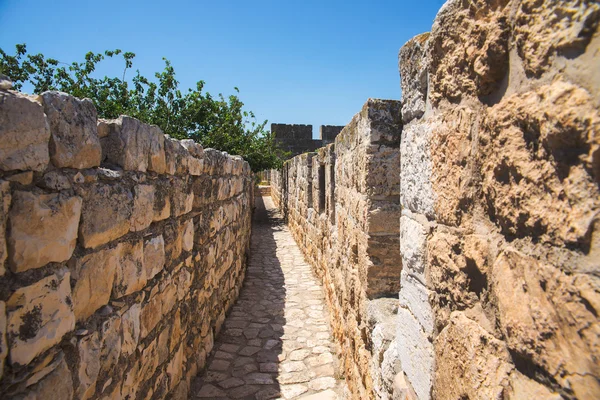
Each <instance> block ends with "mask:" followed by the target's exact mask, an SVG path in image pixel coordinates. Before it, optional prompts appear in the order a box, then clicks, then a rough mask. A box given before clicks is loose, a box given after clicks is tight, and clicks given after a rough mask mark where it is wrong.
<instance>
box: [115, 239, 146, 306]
mask: <svg viewBox="0 0 600 400" xmlns="http://www.w3.org/2000/svg"><path fill="white" fill-rule="evenodd" d="M117 257H118V265H117V268H116V270H117V273H116V278H115V282H114V285H113V296H114V297H116V298H117V299H118V298H120V297H123V296H127V295H128V294H131V293H134V292H137V291H138V290H141V289H142V288H143V287H144V286H146V282H148V277H147V275H146V271H145V270H144V246H143V242H142V241H141V240H138V241H135V242H133V243H128V242H122V243H119V244H118V245H117Z"/></svg>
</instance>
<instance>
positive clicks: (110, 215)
mask: <svg viewBox="0 0 600 400" xmlns="http://www.w3.org/2000/svg"><path fill="white" fill-rule="evenodd" d="M82 191H83V211H82V216H81V225H80V227H79V236H80V238H81V241H82V244H83V245H84V246H85V247H87V248H94V247H98V246H100V245H102V244H105V243H108V242H110V241H111V240H114V239H117V238H119V237H121V236H123V235H125V234H126V233H127V232H129V228H130V219H131V213H132V206H133V196H132V194H131V192H130V191H129V189H127V188H126V187H125V186H124V185H121V184H118V183H117V184H112V185H109V184H104V183H94V184H92V185H91V186H89V187H86V188H85V189H83V190H82Z"/></svg>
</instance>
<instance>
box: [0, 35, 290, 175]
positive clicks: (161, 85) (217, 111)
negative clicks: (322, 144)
mask: <svg viewBox="0 0 600 400" xmlns="http://www.w3.org/2000/svg"><path fill="white" fill-rule="evenodd" d="M15 49H16V51H15V54H14V55H9V54H7V53H6V52H5V51H4V50H3V49H0V73H3V74H5V75H7V76H8V77H9V78H10V79H11V80H12V82H13V85H14V88H15V89H17V90H21V89H23V86H24V84H26V83H28V84H30V85H31V86H32V87H33V92H34V93H36V94H39V93H42V92H45V91H47V90H60V91H62V92H66V93H69V94H71V95H73V96H76V97H80V98H89V99H91V100H92V101H93V102H94V104H95V106H96V109H97V110H98V116H99V117H101V118H118V117H119V115H129V116H131V117H134V118H137V119H139V120H140V121H143V122H146V123H150V124H155V125H158V126H159V127H160V128H161V129H162V130H163V132H164V133H166V134H168V135H170V136H171V137H175V138H178V139H188V138H191V139H194V140H195V141H197V142H199V143H201V144H202V145H203V146H204V147H212V148H216V149H219V150H223V151H226V152H228V153H230V154H238V155H241V156H243V157H244V158H245V159H246V160H247V161H248V162H249V163H250V166H251V168H252V170H253V171H261V170H264V169H269V168H280V167H281V164H282V162H283V160H284V159H285V157H286V156H287V153H285V152H284V151H282V150H281V149H279V147H278V146H277V144H276V142H275V140H274V137H273V134H272V133H271V132H269V131H267V130H266V129H265V126H266V124H267V121H266V120H265V121H264V122H262V123H258V122H257V121H256V117H255V115H254V114H253V113H252V112H251V111H245V110H244V109H243V106H244V103H242V101H241V100H240V99H239V97H238V96H237V94H239V90H238V89H237V88H235V92H236V94H235V95H231V96H229V97H227V98H225V97H224V96H223V95H222V94H219V95H218V96H216V97H214V96H212V95H211V94H210V93H208V92H203V89H204V81H199V82H197V83H196V87H195V88H194V89H188V90H187V91H186V92H184V93H182V91H181V90H180V89H179V81H177V79H176V75H175V70H174V68H173V66H172V65H171V63H170V62H169V60H167V59H165V58H163V60H164V62H165V68H164V70H163V71H161V72H157V73H155V74H154V79H148V78H146V77H144V76H143V75H141V74H140V71H139V70H136V72H135V74H134V75H133V76H132V78H131V79H130V80H128V79H127V73H128V72H129V71H130V70H132V68H133V59H134V58H135V54H134V53H131V52H123V51H121V50H119V49H117V50H112V51H110V50H107V51H105V52H104V54H101V53H93V52H89V53H87V54H86V55H85V59H84V61H83V62H73V63H71V64H66V63H62V62H59V61H58V60H55V59H53V58H46V57H45V56H44V55H42V54H35V55H32V54H27V47H26V45H25V44H17V45H16V46H15ZM106 57H109V58H113V57H121V58H122V59H123V63H124V68H123V74H122V76H120V77H108V76H105V77H102V78H97V77H96V76H95V75H94V71H95V70H96V66H97V65H98V63H100V62H101V61H102V60H104V59H105V58H106Z"/></svg>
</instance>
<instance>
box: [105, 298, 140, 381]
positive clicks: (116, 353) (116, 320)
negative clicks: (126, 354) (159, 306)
mask: <svg viewBox="0 0 600 400" xmlns="http://www.w3.org/2000/svg"><path fill="white" fill-rule="evenodd" d="M138 308H139V307H138ZM121 318H122V317H120V316H119V315H112V316H110V318H108V319H107V320H106V321H104V322H103V323H102V326H101V328H100V335H101V338H102V346H101V349H100V370H101V371H105V372H108V371H111V370H112V368H113V367H114V366H115V365H116V364H117V362H118V361H119V357H120V356H121V345H122V336H123V330H122V321H121Z"/></svg>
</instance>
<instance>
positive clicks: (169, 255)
mask: <svg viewBox="0 0 600 400" xmlns="http://www.w3.org/2000/svg"><path fill="white" fill-rule="evenodd" d="M182 234H183V227H182V226H181V225H180V224H179V222H177V221H173V222H171V223H169V224H166V225H165V232H164V234H163V235H164V239H165V254H166V259H167V260H168V261H169V262H170V263H171V262H174V261H175V260H177V259H178V258H179V256H180V255H181V251H182V245H183V235H182Z"/></svg>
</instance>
